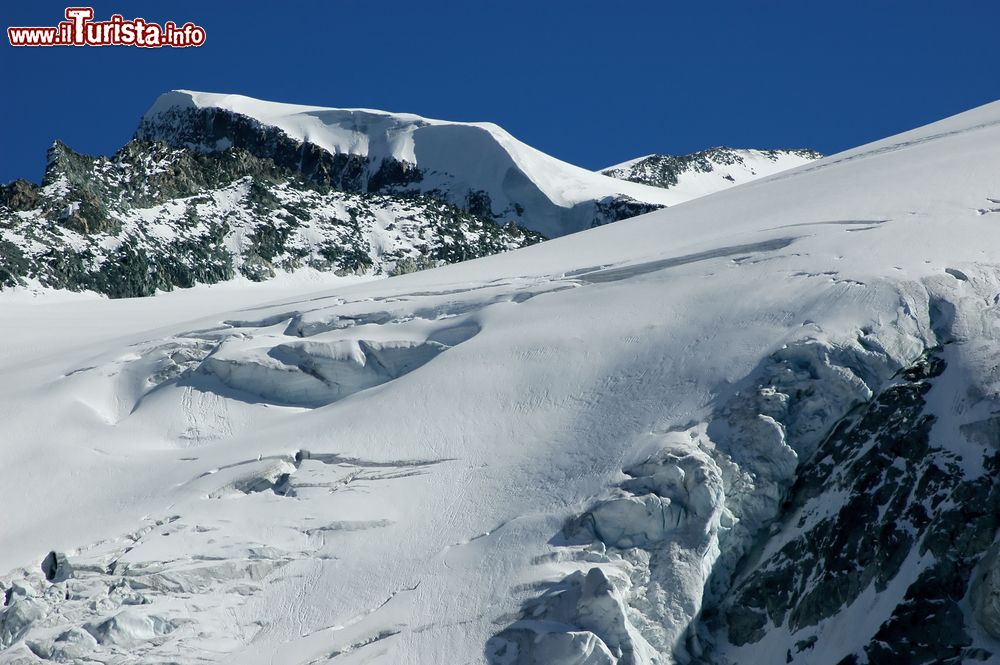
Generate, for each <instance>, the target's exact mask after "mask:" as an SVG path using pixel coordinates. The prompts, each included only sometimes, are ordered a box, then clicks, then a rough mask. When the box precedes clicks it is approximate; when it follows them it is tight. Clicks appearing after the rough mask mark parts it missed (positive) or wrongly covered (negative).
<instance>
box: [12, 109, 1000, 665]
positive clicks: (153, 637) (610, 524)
mask: <svg viewBox="0 0 1000 665" xmlns="http://www.w3.org/2000/svg"><path fill="white" fill-rule="evenodd" d="M998 152H1000V103H994V104H991V105H987V106H984V107H981V108H978V109H974V110H972V111H969V112H967V113H964V114H961V115H958V116H955V117H953V118H949V119H947V120H943V121H941V122H938V123H934V124H932V125H928V126H926V127H923V128H920V129H916V130H913V131H911V132H907V133H904V134H901V135H899V136H895V137H891V138H888V139H885V140H883V141H879V142H876V143H873V144H870V145H866V146H862V147H859V148H857V149H854V150H850V151H847V152H845V153H841V154H838V155H833V156H831V157H827V158H825V159H822V160H818V161H815V162H813V163H811V164H809V165H806V166H803V167H801V168H797V169H794V170H792V171H788V172H786V173H783V174H778V175H776V176H773V177H770V178H767V179H763V180H759V181H756V182H751V183H748V184H746V185H744V186H741V187H738V188H734V189H731V190H728V191H724V192H720V193H717V194H714V195H712V196H708V197H704V198H701V199H698V200H694V201H691V202H690V203H687V204H685V205H683V206H678V207H676V208H668V209H666V210H659V211H656V212H654V213H652V214H648V215H644V216H641V217H637V218H635V219H631V220H627V221H624V222H619V223H616V224H611V225H607V226H602V227H600V228H595V229H592V230H588V231H584V232H582V233H577V234H573V235H569V236H566V237H562V238H557V239H555V240H551V241H549V242H545V243H540V244H536V245H533V246H530V247H526V248H522V249H519V250H516V251H512V252H507V253H504V254H499V255H495V256H489V257H486V258H482V259H477V260H474V261H467V262H464V263H459V264H455V265H448V266H444V267H440V268H437V269H434V270H426V271H423V272H418V273H413V274H407V275H403V276H400V277H396V278H392V279H386V280H379V281H372V282H367V283H364V284H354V285H346V284H345V285H343V286H338V287H335V288H332V289H328V290H324V291H319V292H309V293H303V292H289V291H288V290H279V289H278V287H277V285H276V283H264V284H257V285H253V286H252V287H250V288H244V289H239V288H235V287H232V286H230V287H226V286H223V287H221V288H213V289H206V288H199V289H191V290H187V291H183V292H176V293H172V294H166V295H164V296H161V297H157V298H146V299H134V300H106V299H70V300H68V301H63V302H59V303H53V302H50V301H48V300H45V299H42V300H41V301H40V302H22V301H20V300H17V299H15V298H13V297H10V299H9V300H8V301H5V303H4V306H3V307H0V318H2V325H0V331H2V333H0V334H2V344H0V371H2V375H3V376H4V379H5V380H4V381H3V382H2V383H0V440H2V441H3V445H2V447H0V455H2V458H0V462H2V465H3V468H4V469H6V470H8V472H7V473H6V474H5V476H4V482H3V483H0V505H3V506H4V510H3V512H2V514H0V520H2V522H0V524H2V529H0V534H2V535H0V538H2V542H0V545H2V546H0V571H9V572H6V573H4V574H3V576H2V577H0V588H3V589H4V591H5V594H4V598H5V601H4V604H5V606H4V608H3V610H2V614H0V649H3V651H2V652H0V662H3V663H15V662H17V663H20V662H26V663H27V662H37V661H38V660H39V659H41V658H44V659H47V660H49V661H55V662H83V661H85V660H86V661H90V662H177V663H198V662H221V663H234V664H235V663H240V664H251V665H252V664H253V663H288V664H293V665H294V664H302V665H305V664H307V663H326V662H332V663H338V664H339V663H361V662H365V663H393V664H404V665H405V664H428V663H446V662H447V663H451V662H454V663H470V662H471V663H484V662H485V663H490V665H510V664H517V665H522V664H541V663H546V664H552V665H569V664H584V663H585V664H587V665H596V664H600V665H626V664H629V665H632V664H636V665H651V664H654V663H656V664H667V663H682V664H687V663H713V664H735V663H786V662H787V663H808V664H809V665H816V664H821V665H822V664H826V663H830V664H831V665H834V664H849V663H858V664H862V663H889V662H892V663H948V662H953V663H958V662H963V663H967V662H1000V581H998V580H1000V564H998V557H997V552H998V551H1000V544H998V543H997V541H996V535H997V528H998V526H1000V485H998V483H997V475H996V474H997V470H998V467H1000V453H998V451H997V449H998V447H1000V425H998V420H997V418H998V417H997V414H998V413H1000V374H998V369H997V366H998V365H997V361H996V358H997V353H998V344H1000V304H998V303H1000V250H998V249H997V248H1000V226H998V225H997V223H996V222H997V220H998V219H1000V217H998V215H1000V177H998V175H1000V171H998V168H997V154H998ZM665 227H669V229H670V233H669V234H666V233H664V228H665ZM7 295H8V296H10V294H7ZM81 298H82V297H81Z"/></svg>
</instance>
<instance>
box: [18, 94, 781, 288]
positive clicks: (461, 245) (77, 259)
mask: <svg viewBox="0 0 1000 665" xmlns="http://www.w3.org/2000/svg"><path fill="white" fill-rule="evenodd" d="M782 164H783V165H787V166H791V165H792V164H791V162H788V163H786V162H782ZM774 168H775V167H774V165H772V170H773V169H774ZM720 182H724V184H729V183H728V181H720ZM682 189H684V188H680V189H676V190H671V191H669V192H666V191H664V190H663V189H661V188H653V187H648V186H643V185H638V184H634V183H631V182H622V181H620V180H616V179H614V178H609V177H606V176H603V175H600V174H595V173H591V172H589V171H586V170H584V169H581V168H578V167H576V166H572V165H570V164H566V163H565V162H561V161H559V160H557V159H554V158H552V157H550V156H548V155H545V154H543V153H541V152H539V151H537V150H535V149H533V148H531V147H529V146H527V145H525V144H523V143H521V142H519V141H517V140H516V139H514V138H513V137H512V136H510V134H508V133H507V132H505V131H503V130H502V129H500V128H499V127H497V126H496V125H492V124H489V123H454V122H444V121H440V120H429V119H426V118H421V117H419V116H415V115H408V114H392V113H385V112H383V111H370V110H359V109H354V110H344V109H324V108H319V107H305V106H292V105H288V104H275V103H271V102H261V101H258V100H254V99H250V98H247V97H240V96H237V95H213V94H207V93H196V92H185V91H174V92H170V93H167V94H165V95H162V96H161V97H160V98H159V99H158V100H157V101H156V103H155V104H154V105H153V106H152V108H150V110H149V111H148V112H147V113H146V114H145V116H144V117H143V119H142V121H141V123H140V126H139V129H138V131H137V132H136V135H135V137H134V138H133V140H131V141H130V142H129V143H128V144H127V145H126V146H124V147H123V148H122V149H121V150H119V151H118V152H117V153H116V154H114V155H113V156H111V157H109V158H104V157H96V158H95V157H88V156H85V155H81V154H78V153H75V152H74V151H73V150H71V149H70V148H69V147H68V146H66V145H65V144H63V143H61V142H58V141H57V142H56V143H55V144H53V146H52V148H51V149H50V150H49V154H48V163H47V167H46V172H45V177H44V179H43V181H42V184H41V186H37V185H33V184H31V183H29V182H27V181H24V180H18V181H15V182H13V183H10V184H9V185H6V186H0V260H2V263H0V288H3V287H11V286H17V285H33V286H41V287H43V288H46V289H52V288H58V289H69V290H90V291H97V292H99V293H103V294H106V295H109V296H112V297H120V296H144V295H151V294H153V293H155V292H156V291H158V290H160V291H164V290H170V289H172V288H174V287H188V286H191V285H193V284H196V283H202V284H205V283H209V284H211V283H215V282H218V281H225V280H229V279H233V278H234V277H245V278H248V279H251V280H257V281H260V280H264V279H269V278H271V277H273V276H275V275H276V274H279V273H288V272H296V271H302V270H318V271H329V272H336V273H339V274H362V275H372V276H374V275H386V274H398V273H401V272H407V271H412V270H415V269H421V268H426V267H433V266H436V265H442V264H445V263H454V262H456V261H462V260H466V259H469V258H477V257H481V256H486V255H489V254H494V253H497V252H500V251H506V250H509V249H515V248H518V247H523V246H526V245H529V244H532V243H534V242H538V241H540V240H543V239H545V238H546V237H552V236H555V235H560V234H563V233H566V232H569V231H574V230H579V229H581V228H589V227H591V226H596V225H601V224H605V223H608V222H612V221H617V220H620V219H625V218H628V217H631V216H634V215H637V214H640V213H644V212H649V211H651V210H655V209H658V208H660V207H662V206H663V205H666V204H671V205H672V204H674V203H679V202H682V201H683V200H686V199H688V198H691V197H692V196H694V195H696V194H697V195H701V194H705V193H709V192H710V190H711V189H712V188H711V187H709V186H707V185H699V186H698V187H697V188H695V189H696V190H697V192H695V190H693V189H691V188H690V187H689V188H687V189H685V190H684V191H681V190H682ZM688 190H691V191H688Z"/></svg>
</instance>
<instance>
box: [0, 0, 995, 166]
mask: <svg viewBox="0 0 1000 665" xmlns="http://www.w3.org/2000/svg"><path fill="white" fill-rule="evenodd" d="M65 6H66V5H65V4H64V3H63V4H60V3H53V2H48V1H40V0H35V1H33V2H30V3H18V4H17V5H16V6H15V5H14V3H7V4H5V5H4V11H3V13H2V21H3V27H4V28H6V27H8V26H11V25H15V26H17V25H55V24H56V23H57V22H58V21H59V20H60V19H61V18H62V13H63V9H64V8H65ZM93 6H94V9H95V13H96V17H97V18H98V19H106V18H108V17H109V16H110V15H111V14H113V13H121V14H124V15H125V18H133V17H135V16H141V17H143V18H145V19H147V20H149V21H155V22H159V23H162V22H164V21H166V20H174V21H176V22H178V23H183V22H186V21H193V22H195V23H197V24H199V25H202V26H204V27H205V28H206V30H207V43H206V45H205V46H204V47H202V48H200V49H186V50H171V49H156V50H143V49H136V48H127V47H109V48H79V49H78V48H50V49H37V48H36V49H14V48H11V47H10V46H9V45H8V44H7V41H6V34H4V36H3V40H2V41H3V45H2V46H0V72H2V74H3V91H4V94H3V101H2V104H0V182H6V181H9V180H11V179H13V178H16V177H25V178H27V179H29V180H34V181H37V180H39V179H40V178H41V175H42V170H43V167H44V161H45V158H44V153H45V150H46V148H47V147H48V145H49V144H50V143H51V142H52V140H53V139H56V138H60V139H62V140H63V141H65V142H66V143H68V144H69V145H70V146H71V147H72V148H74V149H76V150H78V151H82V152H87V153H105V154H106V153H111V152H113V151H114V150H116V149H117V148H118V147H120V146H121V145H122V144H124V143H125V142H126V141H127V140H128V138H129V136H130V135H131V133H132V131H133V130H134V129H135V126H136V124H137V122H138V120H139V118H140V116H141V115H142V113H143V112H144V111H145V109H146V108H147V107H148V106H149V105H150V104H151V103H152V102H153V100H154V99H155V98H156V96H157V95H158V94H160V93H161V92H163V91H166V90H169V89H172V88H190V89H196V90H207V91H212V92H235V93H241V94H246V95H250V96H254V97H260V98H264V99H272V100H278V101H287V102H298V103H307V104H319V105H326V106H347V107H350V106H362V107H369V108H379V109H385V110H391V111H407V112H413V113H419V114H422V115H426V116H431V117H438V118H445V119H451V120H489V121H493V122H496V123H498V124H500V125H501V126H503V127H504V128H506V129H507V130H509V131H510V132H512V133H513V134H514V135H515V136H517V137H518V138H520V139H522V140H524V141H526V142H527V143H529V144H532V145H534V146H535V147H537V148H540V149H541V150H544V151H546V152H548V153H551V154H553V155H555V156H557V157H559V158H561V159H564V160H566V161H569V162H573V163H575V164H579V165H581V166H585V167H588V168H599V167H603V166H607V165H609V164H612V163H615V162H619V161H623V160H625V159H629V158H632V157H636V156H639V155H643V154H647V153H650V152H668V153H685V152H690V151H693V150H698V149H701V148H705V147H709V146H713V145H722V144H725V145H734V146H747V147H813V148H816V149H819V150H821V151H823V152H828V153H829V152H835V151H838V150H842V149H845V148H848V147H851V146H853V145H857V144H860V143H864V142H867V141H870V140H873V139H876V138H880V137H882V136H886V135H889V134H894V133H897V132H899V131H903V130H906V129H909V128H912V127H914V126H918V125H921V124H924V123H927V122H930V121H932V120H935V119H938V118H941V117H945V116H948V115H951V114H954V113H957V112H959V111H962V110H965V109H968V108H971V107H973V106H977V105H979V104H983V103H986V102H989V101H993V100H995V99H998V98H1000V3H994V2H986V1H977V2H968V1H964V0H951V1H949V2H924V1H920V0H916V1H909V2H902V1H894V0H877V1H872V0H868V1H866V2H854V1H853V0H846V1H841V2H836V3H818V2H802V1H801V0H800V1H798V2H768V1H766V0H760V1H758V2H748V1H746V0H740V1H733V2H729V1H716V2H697V3H694V2H689V3H680V2H672V1H669V0H660V1H659V2H621V1H620V2H614V3H613V2H607V1H605V2H591V1H589V0H575V1H573V2H563V1H553V2H547V1H545V0H534V1H533V2H521V1H520V0H513V1H511V0H508V1H505V2H494V1H489V0H465V1H464V2H441V1H437V0H419V1H416V0H415V1H411V2H395V1H392V0H389V1H382V2H376V1H373V0H365V1H361V0H329V1H326V2H322V1H317V2H305V1H301V0H284V1H283V2H280V3H249V2H244V3H237V2H228V1H226V0H213V1H212V2H208V1H205V0H199V1H197V2H195V1H188V0H171V1H170V2H166V1H163V2H144V1H137V0H127V1H126V0H116V1H115V2H104V1H103V0H102V1H100V2H95V3H93Z"/></svg>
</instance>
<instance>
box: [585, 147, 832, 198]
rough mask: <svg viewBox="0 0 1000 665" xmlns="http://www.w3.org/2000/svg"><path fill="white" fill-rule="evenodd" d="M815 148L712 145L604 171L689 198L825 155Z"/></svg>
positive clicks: (646, 159)
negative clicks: (687, 152)
mask: <svg viewBox="0 0 1000 665" xmlns="http://www.w3.org/2000/svg"><path fill="white" fill-rule="evenodd" d="M822 157H823V155H821V154H820V153H818V152H816V151H815V150H742V149H735V148H724V147H720V148H709V149H708V150H702V151H700V152H695V153H691V154H690V155H679V156H675V155H647V156H646V157H639V158H637V159H632V160H629V161H627V162H622V163H621V164H616V165H615V166H609V167H608V168H606V169H602V170H601V173H603V174H604V175H607V176H611V177H612V178H621V179H622V180H629V181H631V182H638V183H642V184H645V185H653V186H654V187H663V188H665V189H669V190H670V191H671V192H672V193H673V194H674V195H676V196H684V197H686V198H688V199H693V198H697V197H699V196H706V195H707V194H711V193H714V192H718V191H721V190H723V189H729V188H730V187H734V186H736V185H740V184H742V183H745V182H750V181H751V180H756V179H758V178H763V177H766V176H769V175H774V174H775V173H780V172H781V171H787V170H788V169H793V168H795V167H798V166H802V165H803V164H808V163H809V162H811V161H815V160H817V159H820V158H822Z"/></svg>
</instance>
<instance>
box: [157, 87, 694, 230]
mask: <svg viewBox="0 0 1000 665" xmlns="http://www.w3.org/2000/svg"><path fill="white" fill-rule="evenodd" d="M137 137H138V138H140V139H145V140H149V141H161V142H165V143H167V144H168V145H171V146H175V147H185V148H189V149H194V150H198V151H202V152H208V153H213V152H219V151H222V150H227V149H229V148H230V147H232V146H236V147H238V148H247V149H249V150H251V152H254V153H255V154H258V155H260V154H266V155H267V156H268V157H271V158H272V159H274V160H275V161H276V162H277V163H278V164H281V165H287V166H292V167H294V168H297V169H298V170H299V171H300V172H301V173H303V175H305V177H306V178H307V179H310V180H313V181H318V182H321V183H324V184H328V185H330V186H331V187H334V188H336V189H342V190H346V191H365V192H379V193H387V194H388V193H391V194H398V193H414V192H419V193H424V194H428V193H429V194H434V195H436V196H440V197H443V198H444V199H446V200H447V201H449V202H450V203H452V204H454V205H456V206H459V207H461V208H463V209H466V210H469V211H470V212H473V213H475V214H480V215H483V216H487V217H492V218H493V219H495V220H497V221H500V222H504V223H507V222H514V223H517V224H520V225H522V226H525V227H527V228H529V229H531V230H533V231H538V232H540V233H542V234H543V235H545V236H546V237H549V238H552V237H556V236H560V235H564V234H566V233H571V232H574V231H579V230H581V229H587V228H591V227H592V226H597V225H600V224H605V223H607V222H611V221H616V220H618V219H624V218H626V217H631V216H634V215H636V214H639V213H641V212H648V211H650V210H653V209H655V208H658V207H662V206H663V205H669V204H671V203H673V202H675V201H676V200H677V199H676V198H675V197H671V196H670V195H667V194H665V193H664V192H663V191H662V190H660V189H657V188H652V187H648V186H644V185H641V184H636V183H631V182H621V181H619V180H616V179H614V178H609V177H607V176H603V175H601V174H598V173H593V172H591V171H587V170H586V169H582V168H580V167H578V166H573V165H572V164H567V163H566V162H562V161H560V160H558V159H556V158H554V157H551V156H549V155H546V154H545V153H543V152H540V151H538V150H536V149H534V148H532V147H530V146H528V145H525V144H524V143H522V142H520V141H518V140H517V139H515V138H514V137H513V136H511V135H510V134H509V133H507V132H506V131H504V130H503V129H501V128H500V127H498V126H497V125H494V124H492V123H487V122H475V123H469V122H447V121H443V120H432V119H430V118H423V117H421V116H417V115H412V114H407V113H387V112H385V111H375V110H371V109H334V108H323V107H319V106H299V105H293V104H279V103H274V102H265V101H261V100H257V99H252V98H249V97H243V96H241V95H220V94H212V93H204V92H192V91H187V90H175V91H173V92H169V93H166V94H164V95H162V96H161V97H160V98H159V99H158V100H157V101H156V103H155V104H153V106H152V108H150V110H149V111H148V112H147V113H146V115H145V116H144V117H143V119H142V123H141V124H140V126H139V131H138V133H137Z"/></svg>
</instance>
